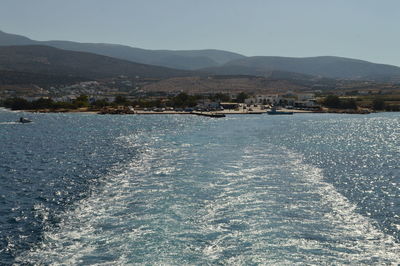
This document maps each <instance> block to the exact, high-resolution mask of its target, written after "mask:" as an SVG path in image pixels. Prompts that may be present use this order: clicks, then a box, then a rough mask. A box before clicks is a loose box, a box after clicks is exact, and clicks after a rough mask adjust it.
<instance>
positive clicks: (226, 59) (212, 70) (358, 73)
mask: <svg viewBox="0 0 400 266" xmlns="http://www.w3.org/2000/svg"><path fill="white" fill-rule="evenodd" d="M0 46H13V47H8V48H7V47H3V48H1V47H0V48H1V52H0V53H1V55H0V56H1V58H0V70H1V69H3V70H15V71H26V72H32V71H36V72H44V73H45V74H48V73H55V74H60V73H64V74H65V73H68V75H79V76H83V77H102V76H110V75H116V74H123V75H128V76H132V75H140V76H145V77H157V78H164V77H165V78H169V77H177V76H188V75H193V76H202V75H251V76H263V77H267V78H275V79H292V80H293V79H300V80H308V81H310V82H312V81H314V80H315V81H317V80H318V81H320V80H321V79H323V78H328V79H347V80H371V81H377V82H400V68H399V67H397V66H392V65H384V64H375V63H371V62H367V61H362V60H356V59H349V58H343V57H334V56H320V57H308V58H292V57H276V56H253V57H246V56H243V55H240V54H236V53H232V52H228V51H222V50H193V51H170V50H146V49H140V48H134V47H129V46H124V45H117V44H97V43H79V42H71V41H35V40H31V39H29V38H27V37H24V36H20V35H14V34H9V33H5V32H2V31H0ZM46 47H47V48H46ZM54 48H58V49H54ZM61 49H62V50H61ZM13 57H15V58H13ZM38 58H41V59H38ZM46 60H47V61H48V62H50V64H48V63H46V62H47V61H46ZM166 67H167V68H166ZM178 69H180V70H178Z"/></svg>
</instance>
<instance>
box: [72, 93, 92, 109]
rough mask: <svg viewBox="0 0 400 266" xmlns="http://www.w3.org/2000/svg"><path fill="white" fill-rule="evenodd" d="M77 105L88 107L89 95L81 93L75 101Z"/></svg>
mask: <svg viewBox="0 0 400 266" xmlns="http://www.w3.org/2000/svg"><path fill="white" fill-rule="evenodd" d="M73 103H74V106H75V107H86V106H89V97H88V96H87V95H80V96H79V97H78V98H76V99H75V100H74V101H73Z"/></svg>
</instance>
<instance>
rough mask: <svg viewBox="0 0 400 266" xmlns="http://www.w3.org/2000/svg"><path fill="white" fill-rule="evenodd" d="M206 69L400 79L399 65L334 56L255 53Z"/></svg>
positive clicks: (262, 74)
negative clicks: (265, 54) (278, 55)
mask: <svg viewBox="0 0 400 266" xmlns="http://www.w3.org/2000/svg"><path fill="white" fill-rule="evenodd" d="M205 70H206V71H210V72H212V73H214V74H223V75H232V74H241V75H259V76H266V75H268V74H269V73H270V72H271V71H283V72H291V73H300V74H305V75H311V76H317V77H326V78H335V79H354V80H375V81H397V80H400V68H399V67H396V66H392V65H384V64H375V63H371V62H367V61H362V60H357V59H350V58H343V57H334V56H319V57H305V58H293V57H276V56H254V57H247V58H242V59H238V60H233V61H230V62H228V63H226V64H224V65H223V66H220V67H214V68H207V69H205Z"/></svg>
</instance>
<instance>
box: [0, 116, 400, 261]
mask: <svg viewBox="0 0 400 266" xmlns="http://www.w3.org/2000/svg"><path fill="white" fill-rule="evenodd" d="M19 117H26V118H28V119H30V120H32V121H33V122H32V123H27V124H20V123H16V122H15V121H17V120H18V119H19ZM399 263H400V114H399V113H374V114H368V115H351V114H295V115H292V116H289V115H288V116H285V115H281V116H269V115H231V116H227V117H225V118H217V119H216V118H209V117H199V116H191V115H142V116H140V115H124V116H118V115H114V116H113V115H94V114H83V113H81V114H65V113H64V114H61V113H52V114H34V113H18V112H11V111H7V110H4V109H3V110H0V265H138V264H146V265H343V264H353V265H398V264H399Z"/></svg>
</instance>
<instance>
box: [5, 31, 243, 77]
mask: <svg viewBox="0 0 400 266" xmlns="http://www.w3.org/2000/svg"><path fill="white" fill-rule="evenodd" d="M11 45H46V46H51V47H55V48H59V49H65V50H71V51H80V52H88V53H94V54H99V55H105V56H110V57H114V58H118V59H123V60H128V61H132V62H135V63H141V64H150V65H157V66H164V67H169V68H177V69H183V70H194V69H200V68H206V67H215V66H219V65H222V64H225V63H227V62H229V61H231V60H235V59H240V58H244V56H243V55H240V54H236V53H232V52H227V51H220V50H193V51H169V50H146V49H140V48H134V47H130V46H125V45H118V44H105V43H79V42H71V41H35V40H31V39H29V38H27V37H24V36H21V35H15V34H9V33H5V32H2V31H0V46H11Z"/></svg>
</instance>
